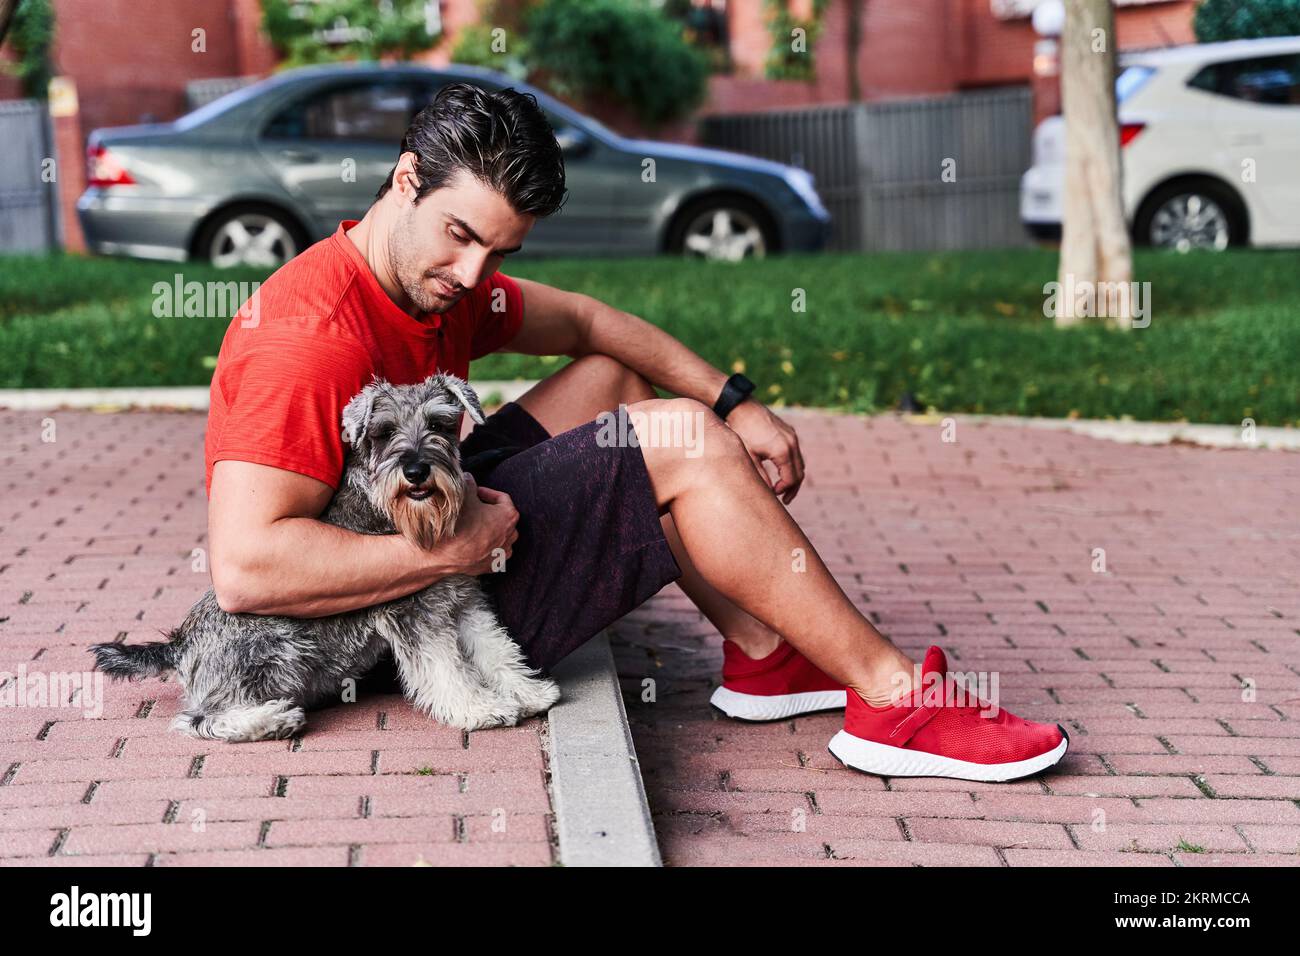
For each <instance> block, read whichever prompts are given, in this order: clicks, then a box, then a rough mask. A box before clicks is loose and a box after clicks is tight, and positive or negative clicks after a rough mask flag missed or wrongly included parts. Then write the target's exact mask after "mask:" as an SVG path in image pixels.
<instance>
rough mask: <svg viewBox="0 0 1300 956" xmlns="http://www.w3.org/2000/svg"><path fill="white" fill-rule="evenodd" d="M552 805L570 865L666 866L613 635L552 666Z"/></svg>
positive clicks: (562, 859)
mask: <svg viewBox="0 0 1300 956" xmlns="http://www.w3.org/2000/svg"><path fill="white" fill-rule="evenodd" d="M552 676H554V677H555V679H556V680H558V681H559V682H560V687H561V689H562V691H563V697H562V698H561V699H560V702H559V703H558V704H556V705H555V706H554V707H552V708H551V709H550V712H549V713H548V714H547V721H548V723H549V729H550V764H551V803H552V806H553V807H554V808H555V827H556V831H557V833H558V836H559V843H560V847H559V852H558V857H559V862H560V863H562V864H563V865H565V866H662V865H663V861H662V860H661V858H660V856H659V842H658V840H657V839H656V838H655V830H654V824H653V822H652V821H651V819H650V805H649V803H648V802H647V801H646V795H645V786H644V785H643V784H642V782H641V764H640V761H638V760H637V756H636V748H635V747H634V746H633V744H632V732H631V730H630V729H629V727H628V723H627V712H626V711H625V710H624V708H623V692H622V690H621V689H620V688H619V684H618V675H617V673H616V672H615V670H614V656H613V654H612V653H611V652H610V649H609V637H608V635H606V634H599V635H597V636H596V637H594V638H592V639H591V640H590V641H588V642H587V643H586V644H584V645H583V646H582V647H580V648H578V650H576V651H574V652H573V653H572V654H570V655H569V656H568V657H566V658H565V659H564V660H563V661H562V662H561V663H560V664H559V665H558V666H556V668H555V669H554V671H553V675H552Z"/></svg>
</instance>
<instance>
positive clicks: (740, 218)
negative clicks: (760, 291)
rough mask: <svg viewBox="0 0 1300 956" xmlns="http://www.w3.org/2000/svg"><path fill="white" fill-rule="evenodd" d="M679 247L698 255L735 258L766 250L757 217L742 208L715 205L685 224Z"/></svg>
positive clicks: (757, 254)
mask: <svg viewBox="0 0 1300 956" xmlns="http://www.w3.org/2000/svg"><path fill="white" fill-rule="evenodd" d="M682 251H683V252H684V253H685V254H686V255H688V256H696V257H699V258H702V259H713V260H721V261H724V262H739V261H740V260H741V259H746V258H754V259H761V258H763V256H765V255H766V254H767V242H766V240H765V239H764V238H763V230H762V227H760V226H759V224H758V221H757V220H756V219H755V218H754V217H753V216H751V215H750V214H749V213H747V212H745V211H744V210H743V209H737V208H735V207H728V206H715V207H713V208H712V209H706V210H704V211H703V212H701V213H699V214H698V215H697V216H695V217H694V218H693V219H691V221H690V222H689V223H688V224H687V226H686V233H685V235H684V237H683V240H682Z"/></svg>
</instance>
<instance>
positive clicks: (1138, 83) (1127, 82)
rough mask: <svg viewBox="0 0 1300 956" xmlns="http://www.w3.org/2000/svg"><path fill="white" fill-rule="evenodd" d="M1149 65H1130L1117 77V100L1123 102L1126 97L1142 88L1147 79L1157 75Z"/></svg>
mask: <svg viewBox="0 0 1300 956" xmlns="http://www.w3.org/2000/svg"><path fill="white" fill-rule="evenodd" d="M1155 72H1156V71H1155V70H1154V69H1153V68H1151V67H1149V66H1130V67H1128V68H1127V69H1125V70H1124V71H1123V72H1122V73H1120V75H1119V76H1118V77H1116V78H1115V101H1116V102H1117V103H1123V102H1124V101H1125V100H1126V99H1128V98H1129V97H1130V96H1132V95H1133V94H1134V93H1136V92H1137V91H1138V90H1140V89H1142V87H1143V86H1145V85H1146V82H1147V80H1149V79H1151V77H1153V76H1154V75H1155Z"/></svg>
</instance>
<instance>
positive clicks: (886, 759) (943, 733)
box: [828, 647, 1070, 781]
mask: <svg viewBox="0 0 1300 956" xmlns="http://www.w3.org/2000/svg"><path fill="white" fill-rule="evenodd" d="M935 672H937V674H938V676H937V677H929V678H927V676H926V675H929V674H931V673H935ZM947 672H948V660H947V658H946V657H945V656H944V653H943V651H942V650H940V649H939V648H938V647H931V648H930V649H929V650H928V651H926V654H925V662H924V663H923V664H922V665H921V676H922V681H921V687H920V688H913V690H912V692H911V693H910V694H908V696H907V699H906V700H905V701H904V702H903V703H900V704H896V705H889V706H885V707H873V706H871V705H870V704H868V703H867V702H866V701H864V700H863V699H862V698H861V697H860V696H859V695H858V693H857V692H856V691H854V692H853V693H851V694H849V695H848V698H849V699H848V708H847V710H846V711H845V713H844V729H843V730H841V731H840V732H839V733H838V734H836V735H835V736H834V737H832V738H831V742H830V745H829V747H828V749H829V750H830V752H831V753H832V754H833V755H834V756H835V757H836V758H837V759H838V760H839V761H840V762H841V763H843V764H844V765H845V766H848V767H853V768H855V769H857V770H865V771H866V772H867V773H875V774H880V775H881V776H883V777H956V778H957V779H959V780H988V781H995V780H1014V779H1016V778H1018V777H1027V776H1029V775H1030V774H1034V773H1037V772H1038V771H1040V770H1044V769H1046V768H1047V767H1050V766H1052V765H1053V764H1055V763H1057V762H1058V761H1059V760H1060V759H1061V758H1062V757H1064V756H1065V751H1066V748H1067V747H1068V746H1069V744H1070V736H1069V734H1067V733H1066V732H1065V728H1064V727H1062V726H1061V725H1060V724H1056V725H1052V724H1038V723H1034V722H1033V721H1029V720H1024V719H1022V718H1020V717H1017V716H1016V715H1015V714H1012V713H1011V712H1010V711H1007V710H1004V709H1002V708H1001V707H998V708H996V714H994V712H993V706H992V705H990V704H988V703H986V702H985V701H983V700H980V699H979V698H977V697H976V696H975V694H974V693H973V691H966V690H963V689H961V688H957V685H956V681H955V680H953V678H951V677H949V676H947ZM954 689H955V690H954ZM969 700H976V701H978V702H977V703H975V704H971V705H966V701H969ZM981 713H983V714H984V716H981Z"/></svg>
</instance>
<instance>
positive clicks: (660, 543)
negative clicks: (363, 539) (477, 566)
mask: <svg viewBox="0 0 1300 956" xmlns="http://www.w3.org/2000/svg"><path fill="white" fill-rule="evenodd" d="M600 428H601V425H600V423H599V422H597V421H594V420H593V421H590V422H587V423H586V424H583V425H579V426H578V427H577V428H571V429H569V430H568V431H566V432H563V433H561V434H559V435H556V436H555V437H551V435H550V434H548V433H547V431H546V429H545V428H543V427H542V426H541V424H540V423H539V422H538V421H537V419H535V418H533V416H532V415H530V414H528V412H527V411H525V410H524V408H523V406H522V405H519V404H517V403H515V402H507V403H506V404H504V405H503V406H501V408H500V409H498V410H497V411H496V412H495V413H494V414H492V415H490V416H488V418H487V419H486V420H485V421H484V422H483V424H482V425H478V426H476V427H475V428H474V430H473V431H472V432H470V434H469V435H467V436H466V437H465V440H464V441H463V442H462V443H461V462H462V465H463V466H464V468H465V470H466V471H468V472H469V473H470V474H471V475H473V476H474V480H475V481H476V482H478V484H479V485H480V486H481V487H484V488H494V489H496V490H498V491H504V492H505V493H506V494H508V495H510V498H511V500H512V501H513V502H514V505H515V508H516V509H518V511H519V524H518V525H517V529H518V532H519V537H518V539H517V540H516V541H515V543H514V545H513V546H512V548H511V554H510V558H509V559H508V560H507V561H506V567H505V570H504V571H501V572H498V573H495V574H485V575H482V576H480V578H479V581H480V582H481V583H482V585H483V588H484V590H485V591H486V592H487V595H488V598H489V599H490V600H491V601H492V602H493V603H494V605H495V606H496V609H497V614H498V616H499V617H500V619H501V623H502V625H504V626H505V628H506V629H507V630H508V631H509V632H510V636H511V637H513V638H514V640H515V641H516V642H517V643H518V644H519V645H520V647H522V648H523V650H524V653H525V654H526V655H527V657H528V660H529V663H531V664H532V666H534V667H537V668H540V669H541V670H543V671H549V670H550V669H551V668H552V667H553V666H554V665H555V664H556V663H558V662H559V661H560V660H562V659H563V658H564V657H565V656H566V655H568V654H569V653H570V652H571V651H573V650H575V649H576V648H578V647H580V646H581V645H582V644H584V643H586V642H587V641H588V640H590V639H591V638H593V637H595V636H596V635H597V634H599V633H600V632H601V631H602V630H604V629H605V628H606V627H608V626H609V625H610V624H612V623H613V622H614V621H617V620H618V619H619V618H620V617H622V616H623V615H624V614H626V613H628V612H629V611H631V610H632V609H633V608H635V607H637V606H639V605H641V604H643V603H644V602H645V601H646V600H647V599H648V598H650V597H652V596H653V595H654V594H656V593H657V592H658V591H659V590H660V589H662V588H663V586H664V585H666V584H668V583H670V582H672V581H675V580H677V579H678V578H679V577H681V574H682V569H681V567H679V566H678V564H677V560H676V559H675V558H674V557H673V553H672V550H671V549H670V548H669V546H668V539H667V538H665V537H664V531H663V526H662V525H661V524H660V517H659V510H658V507H657V506H656V504H655V499H654V492H653V490H652V488H651V485H650V474H649V472H648V471H647V470H646V465H645V457H644V456H643V455H642V453H641V449H640V447H638V446H636V445H624V446H620V447H610V448H605V447H601V446H600V445H598V444H597V443H596V436H597V433H598V432H599V431H600Z"/></svg>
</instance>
